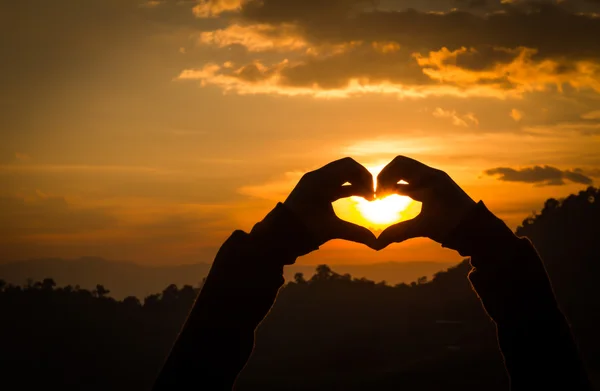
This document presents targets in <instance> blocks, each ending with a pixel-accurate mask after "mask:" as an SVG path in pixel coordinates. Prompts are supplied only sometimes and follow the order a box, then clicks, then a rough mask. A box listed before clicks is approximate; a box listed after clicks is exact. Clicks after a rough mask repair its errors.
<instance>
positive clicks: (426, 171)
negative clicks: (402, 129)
mask: <svg viewBox="0 0 600 391" xmlns="http://www.w3.org/2000/svg"><path fill="white" fill-rule="evenodd" d="M401 180H402V181H405V182H408V184H399V183H398V182H399V181H401ZM390 193H394V194H400V195H406V196H409V197H410V198H412V199H414V200H416V201H419V202H422V203H423V206H422V209H421V213H420V214H419V215H418V216H417V217H415V218H414V219H412V220H408V221H404V222H401V223H398V224H395V225H392V226H390V227H388V228H386V229H385V230H384V231H383V232H382V233H381V235H379V238H378V240H377V241H378V244H377V247H376V248H377V249H378V250H381V249H383V248H385V247H387V246H388V245H390V244H391V243H400V242H403V241H405V240H408V239H411V238H417V237H426V238H430V239H432V240H435V241H436V242H438V243H441V242H442V241H443V240H444V239H445V238H446V236H447V235H448V234H449V233H450V232H451V231H452V230H453V229H454V228H455V227H456V226H457V225H458V224H459V223H460V221H461V220H462V219H463V218H464V217H465V215H466V214H468V213H469V212H470V211H471V209H472V208H474V207H475V206H476V202H475V201H473V199H471V197H469V196H468V195H467V193H465V192H464V191H463V190H462V189H461V188H460V187H459V186H458V185H457V184H456V183H455V182H454V181H453V180H452V178H450V177H449V176H448V174H446V173H445V172H443V171H440V170H437V169H435V168H432V167H429V166H426V165H425V164H423V163H420V162H418V161H416V160H413V159H410V158H407V157H405V156H397V157H396V158H395V159H394V160H393V161H392V162H391V163H390V164H388V165H387V166H386V167H385V168H384V169H383V170H382V171H381V172H380V173H379V175H378V176H377V195H378V196H379V195H380V194H390Z"/></svg>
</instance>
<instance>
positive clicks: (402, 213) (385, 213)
mask: <svg viewBox="0 0 600 391" xmlns="http://www.w3.org/2000/svg"><path fill="white" fill-rule="evenodd" d="M332 206H333V210H334V212H335V214H336V215H337V216H338V217H339V218H340V219H342V220H345V221H349V222H351V223H354V224H358V225H361V226H363V227H366V228H368V229H369V230H370V231H371V232H373V233H374V234H375V236H379V234H380V233H381V232H383V230H385V229H386V228H387V227H389V226H392V225H394V224H396V223H399V222H401V221H406V220H410V219H413V218H415V217H417V215H419V213H421V207H422V203H421V202H418V201H415V200H413V199H412V198H410V197H406V196H400V195H397V194H393V195H389V196H386V197H383V198H377V199H373V200H367V199H365V198H362V197H350V198H343V199H340V200H337V201H335V202H334V203H332Z"/></svg>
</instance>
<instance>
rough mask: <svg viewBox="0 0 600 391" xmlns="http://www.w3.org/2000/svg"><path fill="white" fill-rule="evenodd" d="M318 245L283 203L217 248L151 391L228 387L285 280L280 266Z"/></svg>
mask: <svg viewBox="0 0 600 391" xmlns="http://www.w3.org/2000/svg"><path fill="white" fill-rule="evenodd" d="M316 249H318V245H316V243H315V241H314V239H313V238H312V237H311V236H310V235H309V233H308V231H307V230H306V228H305V227H304V226H303V224H302V223H301V222H300V221H299V220H298V219H297V218H296V216H295V215H294V214H293V213H292V212H291V211H290V210H288V208H287V207H286V206H284V205H283V204H278V205H277V206H276V207H275V209H273V211H272V212H271V213H269V215H267V217H266V218H265V219H264V220H263V221H262V222H260V223H258V224H256V225H255V226H254V228H253V229H252V231H251V232H250V233H249V234H248V233H245V232H243V231H235V232H234V233H233V234H232V235H231V236H230V237H229V239H228V240H227V241H226V242H225V243H224V244H223V246H222V247H221V249H220V250H219V252H218V254H217V256H216V258H215V261H214V263H213V265H212V267H211V270H210V272H209V274H208V277H207V278H206V281H205V284H204V286H203V288H202V290H201V292H200V294H199V296H198V298H197V300H196V302H195V304H194V307H193V308H192V310H191V313H190V314H189V317H188V319H187V322H186V323H185V326H184V327H183V329H182V331H181V333H180V335H179V337H178V339H177V341H176V343H175V346H174V347H173V349H172V351H171V353H170V355H169V357H168V359H167V361H166V363H165V365H164V368H163V370H162V372H161V373H160V374H159V377H158V379H157V381H156V383H155V385H154V388H153V390H154V391H163V390H169V391H176V390H184V389H185V390H190V389H198V390H200V389H201V390H231V388H232V387H233V384H234V382H235V379H236V377H237V375H238V373H239V372H240V371H241V370H242V368H243V367H244V365H245V364H246V362H247V361H248V358H249V357H250V353H251V352H252V349H253V347H254V330H255V329H256V327H257V326H258V324H259V323H260V322H261V321H262V319H263V318H264V317H265V316H266V315H267V313H268V312H269V310H270V308H271V306H272V305H273V302H274V301H275V297H276V296H277V292H278V290H279V289H280V287H281V286H282V285H283V283H284V278H283V267H284V265H290V264H293V263H294V261H295V260H296V258H297V257H299V256H301V255H304V254H307V253H309V252H311V251H313V250H316Z"/></svg>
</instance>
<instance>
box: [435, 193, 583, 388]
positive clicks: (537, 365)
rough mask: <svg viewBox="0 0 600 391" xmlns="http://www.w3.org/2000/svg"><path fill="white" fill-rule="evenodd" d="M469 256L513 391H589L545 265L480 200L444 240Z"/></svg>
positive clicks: (474, 283)
mask: <svg viewBox="0 0 600 391" xmlns="http://www.w3.org/2000/svg"><path fill="white" fill-rule="evenodd" d="M442 243H443V246H444V247H448V248H452V249H454V250H457V251H458V252H459V253H460V254H461V255H463V256H471V265H472V266H473V269H472V270H471V272H470V274H469V280H470V281H471V285H472V286H473V288H474V289H475V291H476V292H477V294H478V296H479V298H480V299H481V301H482V304H483V306H484V308H485V310H486V311H487V313H488V315H489V316H490V317H491V318H492V319H493V320H494V321H495V323H496V326H497V333H498V342H499V345H500V349H501V351H502V354H503V356H504V363H505V366H506V369H507V371H508V374H509V377H510V384H511V390H513V391H520V390H550V389H552V390H591V385H590V383H589V380H588V377H587V374H586V371H585V369H584V366H583V364H582V361H581V359H580V356H579V353H578V349H577V347H576V344H575V342H574V340H573V336H572V334H571V330H570V327H569V325H568V323H567V321H566V319H565V317H564V316H563V314H562V312H561V311H560V309H559V308H558V305H557V302H556V299H555V296H554V292H553V291H552V287H551V285H550V281H549V279H548V275H547V273H546V270H545V268H544V265H543V263H542V261H541V259H540V257H539V255H538V253H537V252H536V250H535V249H534V247H533V245H532V244H531V242H530V241H529V240H528V239H527V238H519V237H517V236H516V235H515V234H513V232H512V231H511V230H510V229H509V228H508V227H507V226H506V225H505V224H504V222H502V220H500V219H498V218H497V217H495V216H494V215H493V214H492V213H491V212H490V211H489V210H488V209H487V208H486V207H485V205H484V204H483V203H482V202H479V203H478V204H477V206H476V208H474V209H473V211H472V212H471V213H469V214H468V215H467V217H466V219H465V220H463V221H462V222H461V224H460V225H459V226H458V228H457V229H456V230H454V232H453V233H452V235H451V236H450V237H448V238H447V239H446V240H445V241H443V242H442Z"/></svg>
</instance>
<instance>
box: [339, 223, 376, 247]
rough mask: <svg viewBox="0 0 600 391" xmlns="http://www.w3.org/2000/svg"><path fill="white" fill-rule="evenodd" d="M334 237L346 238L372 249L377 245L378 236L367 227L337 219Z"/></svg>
mask: <svg viewBox="0 0 600 391" xmlns="http://www.w3.org/2000/svg"><path fill="white" fill-rule="evenodd" d="M333 236H334V239H344V240H349V241H351V242H356V243H362V244H365V245H367V246H369V247H371V248H372V249H375V248H376V246H377V237H375V234H373V232H371V231H370V230H368V229H367V228H365V227H362V226H360V225H357V224H353V223H351V222H349V221H344V220H341V219H337V221H336V223H335V224H334V226H333Z"/></svg>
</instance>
